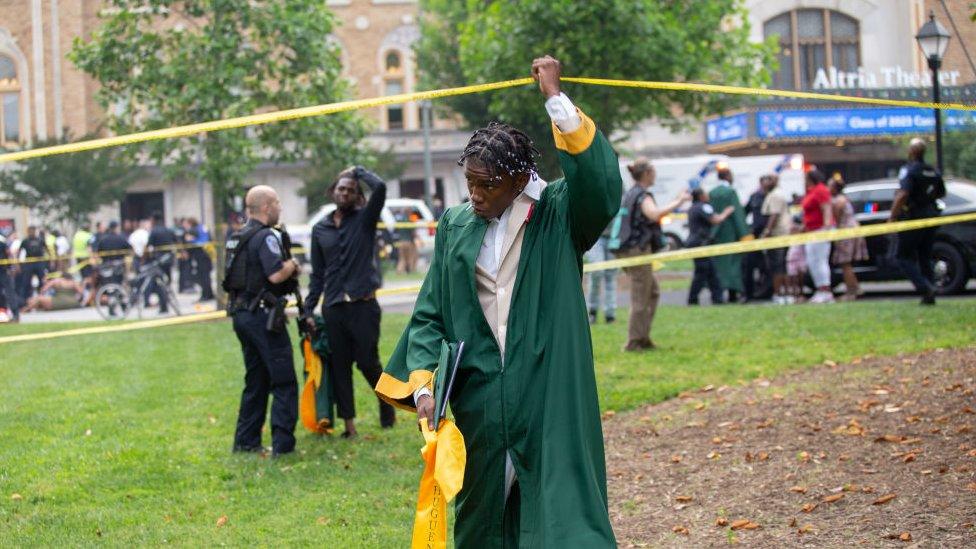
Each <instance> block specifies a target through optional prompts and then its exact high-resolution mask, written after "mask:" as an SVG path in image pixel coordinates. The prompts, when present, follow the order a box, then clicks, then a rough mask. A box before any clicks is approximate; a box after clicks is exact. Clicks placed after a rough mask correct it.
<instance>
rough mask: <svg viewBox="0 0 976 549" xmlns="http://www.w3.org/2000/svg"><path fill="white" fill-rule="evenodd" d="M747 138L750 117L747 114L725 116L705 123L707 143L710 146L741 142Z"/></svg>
mask: <svg viewBox="0 0 976 549" xmlns="http://www.w3.org/2000/svg"><path fill="white" fill-rule="evenodd" d="M747 137H749V117H748V115H746V113H741V114H733V115H732V116H723V117H722V118H716V119H714V120H709V121H708V122H706V123H705V142H706V143H707V144H709V145H719V144H721V143H730V142H732V141H741V140H743V139H745V138H747Z"/></svg>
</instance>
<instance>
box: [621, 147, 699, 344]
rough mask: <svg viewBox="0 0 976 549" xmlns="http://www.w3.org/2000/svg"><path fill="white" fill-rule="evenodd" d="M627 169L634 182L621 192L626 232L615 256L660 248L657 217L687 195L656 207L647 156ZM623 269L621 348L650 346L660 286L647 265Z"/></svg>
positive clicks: (653, 175)
mask: <svg viewBox="0 0 976 549" xmlns="http://www.w3.org/2000/svg"><path fill="white" fill-rule="evenodd" d="M627 171H629V172H630V175H631V177H633V178H634V186H633V187H631V188H630V189H629V190H628V191H627V193H626V194H624V196H623V198H622V199H621V202H620V207H621V208H626V209H627V217H626V219H627V221H628V222H629V223H630V233H629V237H628V239H627V241H626V242H621V243H620V249H619V251H618V252H617V256H619V257H633V256H638V255H646V254H650V253H654V252H657V251H660V250H661V249H663V248H664V236H663V232H662V231H661V218H662V217H664V216H666V215H669V214H670V213H672V212H674V211H675V210H676V209H678V208H679V207H680V206H681V205H682V204H684V203H685V202H687V201H688V200H689V199H690V196H689V195H688V194H687V193H683V194H681V195H680V196H679V197H678V198H676V199H674V200H673V201H672V202H671V203H670V204H668V205H666V206H664V207H663V208H659V207H658V206H657V202H656V201H655V200H654V195H653V194H651V192H650V191H649V189H650V188H651V187H653V186H654V182H655V180H656V179H657V171H656V170H655V169H654V166H653V165H652V164H651V162H650V160H648V159H646V158H638V159H636V160H635V161H634V162H633V163H632V164H630V165H628V166H627ZM624 272H626V273H627V274H628V275H629V276H630V321H629V323H628V326H627V344H626V345H625V346H624V351H628V352H630V351H641V350H644V349H653V348H654V347H655V345H654V341H653V340H652V339H651V328H652V325H653V324H654V313H655V311H657V304H658V300H659V299H660V298H661V287H660V285H659V284H658V282H657V277H656V276H654V269H653V267H651V265H640V266H637V267H627V268H625V269H624Z"/></svg>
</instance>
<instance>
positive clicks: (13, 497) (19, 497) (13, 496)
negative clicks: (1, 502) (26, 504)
mask: <svg viewBox="0 0 976 549" xmlns="http://www.w3.org/2000/svg"><path fill="white" fill-rule="evenodd" d="M22 499H24V496H22V495H20V494H18V493H13V494H10V500H11V501H20V500H22Z"/></svg>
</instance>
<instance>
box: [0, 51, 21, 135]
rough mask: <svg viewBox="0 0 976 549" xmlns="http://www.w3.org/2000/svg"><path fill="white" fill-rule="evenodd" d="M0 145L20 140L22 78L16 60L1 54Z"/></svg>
mask: <svg viewBox="0 0 976 549" xmlns="http://www.w3.org/2000/svg"><path fill="white" fill-rule="evenodd" d="M0 103H2V104H0V146H13V145H17V144H18V143H19V141H20V80H18V79H17V65H15V64H14V60H13V59H11V58H9V57H7V56H5V55H0Z"/></svg>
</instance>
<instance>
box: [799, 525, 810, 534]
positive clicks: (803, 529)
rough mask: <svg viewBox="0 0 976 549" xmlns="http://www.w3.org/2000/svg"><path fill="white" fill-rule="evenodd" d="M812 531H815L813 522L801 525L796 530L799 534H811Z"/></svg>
mask: <svg viewBox="0 0 976 549" xmlns="http://www.w3.org/2000/svg"><path fill="white" fill-rule="evenodd" d="M812 532H813V525H812V524H804V525H803V526H801V527H800V529H799V530H797V531H796V533H797V534H810V533H812Z"/></svg>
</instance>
